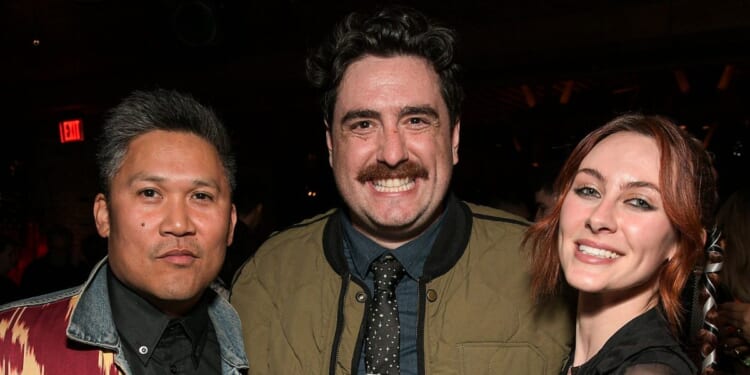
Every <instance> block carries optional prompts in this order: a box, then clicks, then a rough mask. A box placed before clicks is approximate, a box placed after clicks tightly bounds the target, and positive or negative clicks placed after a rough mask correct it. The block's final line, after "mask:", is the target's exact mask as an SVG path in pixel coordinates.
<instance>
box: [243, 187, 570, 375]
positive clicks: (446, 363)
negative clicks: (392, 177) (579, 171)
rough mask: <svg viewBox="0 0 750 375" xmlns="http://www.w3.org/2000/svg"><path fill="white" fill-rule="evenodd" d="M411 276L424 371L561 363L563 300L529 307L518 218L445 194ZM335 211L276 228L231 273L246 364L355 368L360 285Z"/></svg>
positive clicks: (314, 370)
mask: <svg viewBox="0 0 750 375" xmlns="http://www.w3.org/2000/svg"><path fill="white" fill-rule="evenodd" d="M446 209H447V210H448V211H447V213H446V217H445V221H444V223H443V226H442V228H441V230H440V233H439V234H438V237H437V239H436V241H435V244H434V246H433V249H432V251H431V253H430V255H429V257H428V258H427V260H426V262H425V265H424V271H423V277H422V279H420V280H419V295H420V297H421V298H420V302H419V307H418V314H419V318H418V321H419V323H418V330H417V333H416V334H417V335H418V338H417V345H418V358H419V372H420V374H426V375H432V374H440V375H444V374H445V375H447V374H466V375H469V374H470V375H482V374H549V375H551V374H557V373H559V371H560V368H561V367H562V365H563V360H564V358H565V357H566V355H567V354H568V350H569V347H570V346H569V345H570V342H571V338H572V333H573V331H572V318H571V316H570V311H569V309H568V308H566V307H565V306H564V305H563V304H562V303H561V302H560V301H556V302H555V303H554V304H548V305H544V306H534V305H533V304H532V301H531V299H530V297H529V287H528V281H529V280H528V274H527V272H526V266H527V264H526V262H527V257H526V255H525V254H523V253H522V252H521V251H520V250H519V248H520V241H521V237H522V235H523V231H524V229H525V227H526V223H525V222H523V221H521V220H520V219H518V218H515V217H513V216H511V215H509V214H507V213H505V212H502V211H498V210H495V209H491V208H487V207H480V206H475V205H471V204H467V203H464V202H460V201H458V200H456V199H455V198H453V197H451V198H449V199H448V203H447V208H446ZM340 215H343V213H342V212H341V211H338V210H333V211H330V212H328V213H326V214H323V215H320V216H317V217H314V218H312V219H310V220H307V221H305V222H302V223H300V224H298V225H295V226H293V227H291V228H289V229H287V230H285V231H283V232H281V233H279V234H277V235H275V236H272V237H271V238H270V239H269V240H268V241H267V242H266V243H265V244H263V246H261V248H260V249H259V251H258V252H257V254H256V255H255V257H254V258H252V259H251V260H250V261H249V262H248V263H246V264H245V266H244V267H243V269H242V270H241V271H240V273H239V274H238V276H237V277H236V282H235V284H234V287H233V290H232V296H231V302H232V304H233V305H234V306H235V308H236V309H237V311H238V312H239V315H240V319H241V321H242V326H243V327H242V330H243V337H244V340H245V349H246V350H247V355H248V360H249V362H250V374H271V375H279V374H284V375H291V374H306V375H308V374H320V375H322V374H350V373H353V372H354V373H356V368H357V366H358V364H359V356H360V350H361V345H359V344H358V343H360V342H361V341H362V338H363V337H364V327H365V325H364V324H363V323H364V316H365V311H366V305H367V303H368V301H369V297H368V292H367V288H365V287H364V286H363V285H362V283H360V282H358V281H357V280H355V279H353V278H352V276H351V272H350V271H349V269H348V266H347V262H346V258H345V255H344V252H343V237H342V227H341V216H340Z"/></svg>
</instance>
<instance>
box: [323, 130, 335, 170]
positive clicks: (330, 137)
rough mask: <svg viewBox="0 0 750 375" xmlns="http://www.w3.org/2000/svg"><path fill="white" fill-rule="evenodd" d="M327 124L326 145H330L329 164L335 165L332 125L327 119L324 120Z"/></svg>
mask: <svg viewBox="0 0 750 375" xmlns="http://www.w3.org/2000/svg"><path fill="white" fill-rule="evenodd" d="M323 123H324V124H325V126H326V146H327V147H328V164H329V165H330V166H331V167H333V135H332V134H331V126H330V125H328V121H327V120H323Z"/></svg>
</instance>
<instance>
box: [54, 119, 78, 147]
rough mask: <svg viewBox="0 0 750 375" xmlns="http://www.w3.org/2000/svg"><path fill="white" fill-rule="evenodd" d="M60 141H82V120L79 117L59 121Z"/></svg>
mask: <svg viewBox="0 0 750 375" xmlns="http://www.w3.org/2000/svg"><path fill="white" fill-rule="evenodd" d="M59 127H60V143H68V142H80V141H83V121H81V119H74V120H65V121H60V124H59Z"/></svg>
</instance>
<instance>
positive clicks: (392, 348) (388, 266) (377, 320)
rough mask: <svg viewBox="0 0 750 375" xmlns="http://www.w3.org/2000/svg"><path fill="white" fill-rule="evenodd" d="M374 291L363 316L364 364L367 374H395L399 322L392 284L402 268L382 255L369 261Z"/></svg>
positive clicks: (390, 256) (397, 370)
mask: <svg viewBox="0 0 750 375" xmlns="http://www.w3.org/2000/svg"><path fill="white" fill-rule="evenodd" d="M370 270H371V271H372V273H373V276H374V277H375V294H374V295H373V299H372V303H371V304H370V308H369V311H368V316H367V336H366V337H365V367H366V369H367V373H368V374H381V375H385V374H388V375H398V374H399V372H400V368H399V363H398V362H399V334H400V329H399V323H398V304H397V303H396V285H397V284H398V282H399V281H400V280H401V278H402V277H404V267H403V266H402V265H401V263H399V262H398V260H396V258H394V257H393V256H392V255H390V254H386V255H383V256H382V257H380V258H379V259H377V260H375V261H374V262H372V265H370Z"/></svg>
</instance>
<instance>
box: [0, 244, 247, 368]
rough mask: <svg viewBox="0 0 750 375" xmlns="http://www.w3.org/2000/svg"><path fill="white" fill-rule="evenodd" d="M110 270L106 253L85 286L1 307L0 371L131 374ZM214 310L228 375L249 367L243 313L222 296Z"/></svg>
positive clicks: (223, 364)
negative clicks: (116, 316) (111, 289)
mask: <svg viewBox="0 0 750 375" xmlns="http://www.w3.org/2000/svg"><path fill="white" fill-rule="evenodd" d="M107 272H109V268H108V266H107V259H106V258H105V259H104V260H102V261H101V262H100V263H99V264H98V265H97V266H96V267H94V270H93V271H92V272H91V275H90V276H89V278H88V280H87V281H86V283H84V284H83V285H82V286H79V287H76V288H71V289H66V290H62V291H59V292H54V293H50V294H46V295H42V296H39V297H33V298H29V299H26V300H21V301H17V302H13V303H10V304H7V305H5V306H0V374H24V375H37V374H38V375H41V374H47V375H55V374H76V375H89V374H96V375H115V374H131V371H130V367H129V365H128V362H127V360H126V359H125V355H124V354H123V351H122V350H121V349H122V348H121V341H120V337H119V335H118V334H117V329H116V328H115V324H114V321H113V319H112V312H111V310H110V304H109V292H108V289H107ZM219 294H221V293H219ZM208 314H209V317H210V319H211V321H212V323H213V325H214V329H215V330H216V337H217V339H218V340H219V347H220V352H221V362H222V363H221V367H222V374H240V373H244V372H246V371H247V368H248V364H247V358H246V357H245V352H244V348H243V345H242V335H241V331H240V322H239V318H238V317H237V313H236V312H235V311H234V309H233V308H232V307H231V305H229V302H227V301H226V299H224V298H222V297H219V298H215V299H214V301H213V302H212V303H211V305H210V306H209V308H208Z"/></svg>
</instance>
